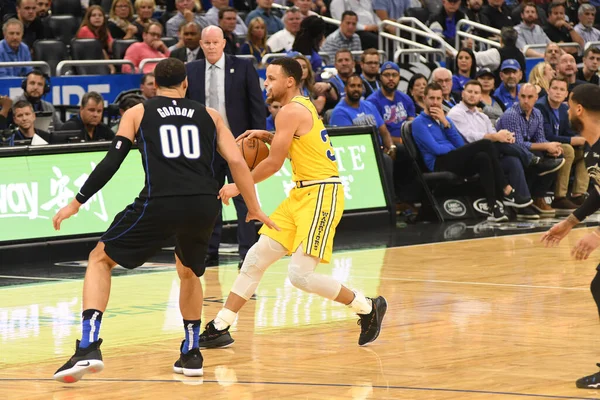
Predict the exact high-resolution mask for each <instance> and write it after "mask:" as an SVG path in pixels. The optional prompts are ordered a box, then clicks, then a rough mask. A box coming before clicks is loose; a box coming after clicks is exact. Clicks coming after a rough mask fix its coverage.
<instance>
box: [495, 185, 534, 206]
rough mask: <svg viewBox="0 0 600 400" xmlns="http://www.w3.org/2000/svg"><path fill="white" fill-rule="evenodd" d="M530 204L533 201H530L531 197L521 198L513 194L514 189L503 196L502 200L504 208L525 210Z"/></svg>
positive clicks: (515, 193)
mask: <svg viewBox="0 0 600 400" xmlns="http://www.w3.org/2000/svg"><path fill="white" fill-rule="evenodd" d="M532 203H533V200H532V199H531V197H525V196H521V195H520V194H518V193H517V192H515V189H512V190H511V192H510V193H509V194H507V195H506V196H504V198H503V199H502V204H504V205H505V206H509V207H515V208H525V207H527V206H530V205H531V204H532Z"/></svg>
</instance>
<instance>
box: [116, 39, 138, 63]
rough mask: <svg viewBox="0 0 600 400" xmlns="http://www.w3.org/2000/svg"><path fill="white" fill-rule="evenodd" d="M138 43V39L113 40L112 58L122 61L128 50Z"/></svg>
mask: <svg viewBox="0 0 600 400" xmlns="http://www.w3.org/2000/svg"><path fill="white" fill-rule="evenodd" d="M134 43H137V40H136V39H115V40H113V47H112V58H113V59H114V60H122V59H123V56H124V55H125V52H126V51H127V48H128V47H129V46H131V45H132V44H134Z"/></svg>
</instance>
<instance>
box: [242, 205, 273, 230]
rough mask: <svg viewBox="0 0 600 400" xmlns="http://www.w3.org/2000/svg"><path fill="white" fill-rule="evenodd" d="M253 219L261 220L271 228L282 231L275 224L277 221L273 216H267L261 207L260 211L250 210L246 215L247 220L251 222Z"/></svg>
mask: <svg viewBox="0 0 600 400" xmlns="http://www.w3.org/2000/svg"><path fill="white" fill-rule="evenodd" d="M252 220H256V221H260V222H262V223H263V224H265V225H266V226H268V227H269V228H271V229H275V230H276V231H280V230H281V229H279V227H278V226H277V225H275V222H273V221H271V218H269V217H267V214H265V213H264V212H263V211H262V210H261V209H258V211H250V210H248V214H247V215H246V222H250V221H252Z"/></svg>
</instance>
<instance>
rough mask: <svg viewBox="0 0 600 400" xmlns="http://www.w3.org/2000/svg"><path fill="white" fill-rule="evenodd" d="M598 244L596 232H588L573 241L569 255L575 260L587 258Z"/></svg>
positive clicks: (598, 236) (598, 237) (599, 241)
mask: <svg viewBox="0 0 600 400" xmlns="http://www.w3.org/2000/svg"><path fill="white" fill-rule="evenodd" d="M598 246H600V235H598V234H597V233H596V232H592V233H588V234H587V235H585V236H584V237H582V238H581V239H579V240H578V241H577V243H575V247H573V250H571V255H572V256H573V257H575V259H577V260H587V258H588V257H589V256H590V254H592V252H593V251H594V250H596V248H597V247H598Z"/></svg>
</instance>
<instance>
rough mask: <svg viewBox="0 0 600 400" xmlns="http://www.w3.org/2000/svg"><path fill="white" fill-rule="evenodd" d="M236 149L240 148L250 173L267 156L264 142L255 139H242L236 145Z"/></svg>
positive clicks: (267, 149) (267, 151)
mask: <svg viewBox="0 0 600 400" xmlns="http://www.w3.org/2000/svg"><path fill="white" fill-rule="evenodd" d="M238 147H239V148H240V151H241V152H242V156H243V157H244V159H245V160H246V164H248V168H250V171H252V170H253V169H254V168H255V167H256V166H257V165H258V163H260V162H261V161H262V160H264V159H265V158H267V156H268V155H269V148H268V147H267V145H266V144H265V142H263V141H262V140H259V139H256V138H252V139H248V138H244V139H242V141H241V142H239V143H238Z"/></svg>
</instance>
